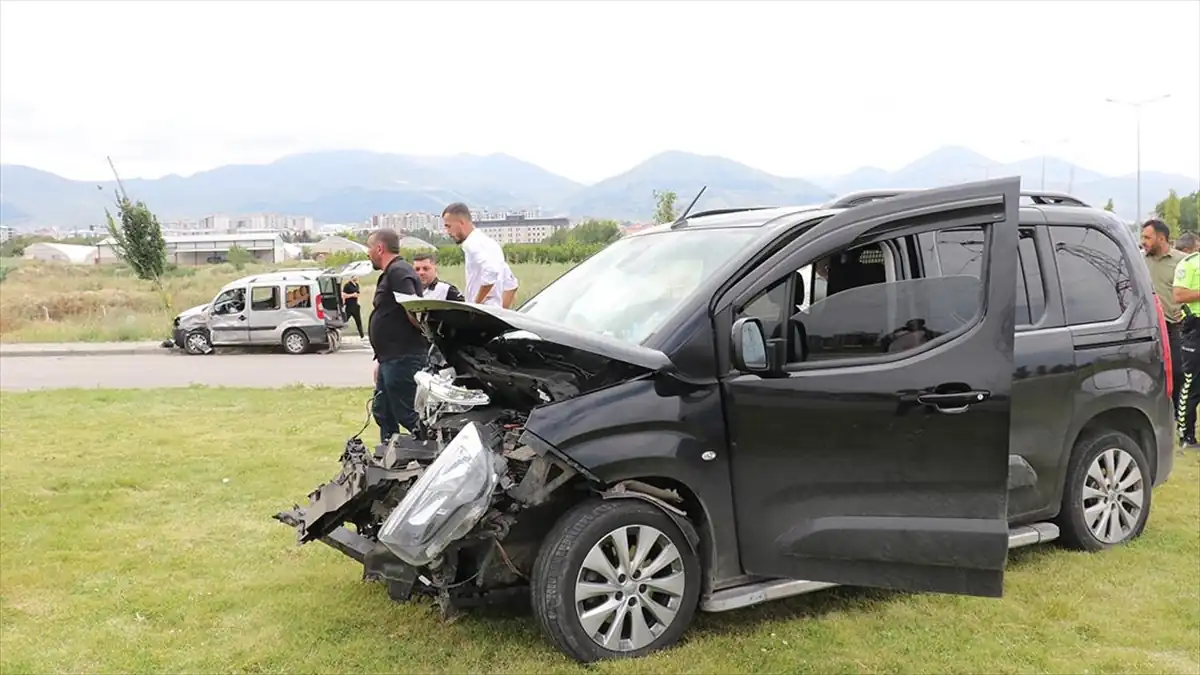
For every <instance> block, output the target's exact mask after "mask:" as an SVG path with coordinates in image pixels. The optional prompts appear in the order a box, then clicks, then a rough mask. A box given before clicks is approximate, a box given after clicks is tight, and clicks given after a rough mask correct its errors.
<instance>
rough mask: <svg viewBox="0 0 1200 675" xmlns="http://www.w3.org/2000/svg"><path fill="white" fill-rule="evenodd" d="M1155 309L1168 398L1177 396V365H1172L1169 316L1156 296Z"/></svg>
mask: <svg viewBox="0 0 1200 675" xmlns="http://www.w3.org/2000/svg"><path fill="white" fill-rule="evenodd" d="M1154 307H1155V309H1157V310H1158V334H1159V335H1160V336H1161V337H1162V339H1161V341H1160V342H1161V344H1162V351H1163V364H1164V365H1165V366H1166V371H1167V398H1172V397H1173V396H1175V380H1174V374H1175V373H1174V369H1175V364H1173V363H1171V338H1170V336H1169V335H1168V334H1167V315H1166V313H1165V312H1163V306H1162V301H1160V300H1159V299H1158V296H1157V295H1156V296H1154Z"/></svg>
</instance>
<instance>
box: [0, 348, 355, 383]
mask: <svg viewBox="0 0 1200 675" xmlns="http://www.w3.org/2000/svg"><path fill="white" fill-rule="evenodd" d="M370 383H371V351H370V350H347V351H339V352H336V353H333V354H304V355H301V356H292V355H289V354H212V355H209V356H187V355H185V354H180V353H171V352H166V353H162V354H124V355H115V354H114V355H102V356H37V357H32V356H25V357H22V356H5V357H4V358H3V359H0V390H3V391H30V390H34V389H70V388H77V387H82V388H95V387H101V388H105V389H153V388H158V387H187V386H190V385H192V384H203V385H208V386H213V387H257V388H263V389H270V388H276V387H285V386H288V385H294V384H307V385H324V386H329V387H368V386H370Z"/></svg>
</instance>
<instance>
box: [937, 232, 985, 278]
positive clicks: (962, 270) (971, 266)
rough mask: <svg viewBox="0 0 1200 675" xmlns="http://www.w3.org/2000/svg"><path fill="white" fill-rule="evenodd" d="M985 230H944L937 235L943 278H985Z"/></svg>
mask: <svg viewBox="0 0 1200 675" xmlns="http://www.w3.org/2000/svg"><path fill="white" fill-rule="evenodd" d="M983 244H984V234H983V228H981V227H972V228H966V229H961V230H942V231H941V232H938V233H937V251H938V261H939V262H941V265H942V276H944V277H954V276H959V275H966V276H971V277H975V278H976V279H980V278H982V277H983Z"/></svg>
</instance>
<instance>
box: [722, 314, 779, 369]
mask: <svg viewBox="0 0 1200 675" xmlns="http://www.w3.org/2000/svg"><path fill="white" fill-rule="evenodd" d="M730 337H731V339H730V344H731V345H732V347H733V367H734V368H737V369H738V370H740V371H742V372H744V373H760V374H761V373H766V372H768V371H769V370H770V369H771V361H772V359H771V358H770V354H769V352H768V350H767V339H766V337H765V336H764V335H763V327H762V322H761V321H759V320H758V319H756V318H753V317H745V318H741V319H738V320H737V321H735V322H733V331H732V335H731V336H730Z"/></svg>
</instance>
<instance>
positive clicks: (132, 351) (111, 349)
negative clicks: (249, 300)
mask: <svg viewBox="0 0 1200 675" xmlns="http://www.w3.org/2000/svg"><path fill="white" fill-rule="evenodd" d="M369 349H370V347H369V346H368V345H357V344H346V343H345V342H343V343H342V346H341V348H340V349H339V350H338V351H340V352H354V351H366V350H369ZM240 353H243V351H242V350H237V351H234V352H229V355H235V354H240ZM137 354H180V355H182V354H183V352H181V351H180V350H178V349H175V348H167V347H163V346H162V344H161V343H159V342H131V343H129V344H122V343H119V342H97V343H94V344H86V343H74V344H48V343H36V344H35V343H28V344H21V343H16V344H7V345H0V358H29V357H48V356H131V355H137Z"/></svg>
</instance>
